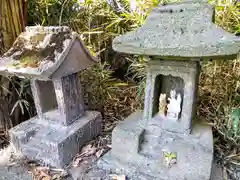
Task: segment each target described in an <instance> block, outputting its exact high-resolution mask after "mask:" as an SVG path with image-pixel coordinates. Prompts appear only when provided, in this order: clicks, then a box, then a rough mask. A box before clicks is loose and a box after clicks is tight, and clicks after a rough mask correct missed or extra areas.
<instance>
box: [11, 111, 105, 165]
mask: <svg viewBox="0 0 240 180" xmlns="http://www.w3.org/2000/svg"><path fill="white" fill-rule="evenodd" d="M60 118H61V117H60ZM100 132H101V114H100V113H98V112H95V111H86V112H85V115H84V116H82V117H81V118H79V119H78V120H76V121H75V122H73V123H72V124H71V125H69V126H63V125H60V124H59V123H54V122H52V121H48V120H44V119H39V118H38V117H35V118H32V119H30V120H28V121H26V122H23V123H21V124H20V125H18V126H16V127H14V128H12V129H11V130H10V132H9V133H10V137H11V141H12V142H13V144H14V145H15V147H16V148H17V149H18V150H20V151H21V152H22V153H23V155H25V156H27V157H28V158H29V159H32V160H39V161H40V162H41V163H43V164H46V165H51V166H54V167H64V166H66V165H68V163H69V162H70V161H71V160H72V158H73V157H74V156H75V155H76V154H77V153H78V152H79V151H80V149H81V147H82V146H83V145H84V143H86V142H87V141H90V140H91V139H93V138H94V137H96V136H97V135H99V134H100Z"/></svg>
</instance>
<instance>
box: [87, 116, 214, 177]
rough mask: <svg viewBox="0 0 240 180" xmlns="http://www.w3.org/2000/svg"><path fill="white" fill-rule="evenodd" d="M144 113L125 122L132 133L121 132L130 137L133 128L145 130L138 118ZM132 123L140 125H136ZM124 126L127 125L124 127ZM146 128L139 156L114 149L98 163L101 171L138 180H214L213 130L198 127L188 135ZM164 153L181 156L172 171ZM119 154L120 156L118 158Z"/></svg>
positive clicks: (158, 128)
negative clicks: (212, 176)
mask: <svg viewBox="0 0 240 180" xmlns="http://www.w3.org/2000/svg"><path fill="white" fill-rule="evenodd" d="M140 114H141V113H140V112H139V113H136V114H135V115H134V116H131V120H130V119H129V120H128V121H124V122H123V123H125V125H124V126H125V127H128V128H127V129H128V130H129V132H126V131H127V130H126V131H121V133H123V134H124V133H125V134H126V135H127V134H129V133H131V132H132V129H136V127H135V126H136V125H137V124H139V126H140V127H142V125H140V124H141V122H143V121H141V119H139V118H138V117H139V115H140ZM136 118H138V119H136ZM132 122H136V124H134V123H132ZM121 126H123V125H122V124H121ZM145 129H146V132H145V134H144V141H143V142H142V143H141V145H140V149H139V152H138V153H136V151H137V150H136V151H135V152H133V151H132V152H128V154H127V153H126V151H121V150H120V151H117V150H116V148H114V147H113V149H112V150H111V151H110V152H108V153H107V154H105V155H104V156H103V157H102V159H101V160H100V161H99V162H98V168H99V169H103V170H105V171H108V172H111V173H113V174H114V173H119V174H125V175H127V176H128V177H129V178H130V179H134V180H135V179H139V180H150V179H161V180H192V179H194V180H209V179H210V174H211V167H212V158H213V138H212V130H211V128H210V127H208V126H204V125H196V126H194V127H193V131H192V134H188V135H186V134H185V135H184V134H179V133H173V132H170V131H166V130H164V129H162V128H161V127H159V126H156V127H155V130H154V131H153V130H152V127H151V125H148V126H147V127H146V128H145ZM121 136H124V135H121ZM113 141H114V140H113ZM123 147H125V149H126V150H127V149H128V148H129V147H128V146H124V145H123ZM123 147H122V148H123ZM134 147H135V146H134ZM130 148H131V147H130ZM135 148H137V147H135ZM163 150H168V151H170V152H176V153H177V162H176V164H174V165H172V166H171V167H169V168H168V167H166V166H165V165H164V161H163V153H162V152H163ZM113 151H115V152H113ZM117 153H119V156H118V155H116V154H117ZM121 153H122V154H121ZM119 157H120V158H119ZM123 157H125V158H123ZM90 174H91V173H90ZM93 174H94V173H93ZM90 177H91V175H90Z"/></svg>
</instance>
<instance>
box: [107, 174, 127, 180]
mask: <svg viewBox="0 0 240 180" xmlns="http://www.w3.org/2000/svg"><path fill="white" fill-rule="evenodd" d="M110 176H111V178H112V180H126V176H125V175H116V174H112V175H110Z"/></svg>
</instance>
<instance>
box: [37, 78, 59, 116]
mask: <svg viewBox="0 0 240 180" xmlns="http://www.w3.org/2000/svg"><path fill="white" fill-rule="evenodd" d="M35 83H36V86H37V87H38V89H39V91H38V92H39V101H40V102H39V103H40V106H41V113H47V112H49V111H52V110H56V109H58V104H57V98H56V93H55V89H54V85H53V81H40V80H35Z"/></svg>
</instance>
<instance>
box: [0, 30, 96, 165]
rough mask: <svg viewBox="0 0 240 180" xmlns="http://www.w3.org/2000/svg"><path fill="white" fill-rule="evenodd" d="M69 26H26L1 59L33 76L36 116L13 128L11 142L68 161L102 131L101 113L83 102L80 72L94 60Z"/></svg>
mask: <svg viewBox="0 0 240 180" xmlns="http://www.w3.org/2000/svg"><path fill="white" fill-rule="evenodd" d="M95 63H96V60H95V59H94V58H93V57H92V56H91V55H90V53H89V52H88V50H87V49H86V48H85V46H84V44H83V43H82V41H81V40H80V38H79V37H78V34H77V33H75V32H71V31H70V29H69V28H68V27H41V26H33V27H27V28H26V31H25V32H23V33H21V34H20V35H19V37H18V38H17V40H16V41H15V43H14V44H13V46H12V48H11V49H9V51H7V52H6V53H5V54H4V55H3V57H2V58H1V60H0V72H1V73H2V74H5V75H16V76H19V77H22V78H29V79H30V80H31V89H32V93H33V98H34V102H35V106H36V110H37V116H36V117H33V118H31V119H29V120H28V121H25V122H23V123H21V124H19V125H17V126H16V127H14V128H12V129H11V130H10V132H9V133H10V137H11V142H12V143H13V145H14V146H15V147H16V148H17V149H18V150H20V151H21V152H22V153H23V155H25V156H27V157H28V158H30V159H32V160H39V161H40V162H42V163H44V164H46V165H50V166H54V167H64V166H66V165H68V163H69V162H70V161H71V160H72V158H73V157H74V156H75V155H76V153H78V152H79V151H80V149H81V147H82V146H83V144H84V143H86V142H87V141H89V140H91V139H92V138H94V137H96V136H97V135H99V133H100V132H101V114H100V113H99V112H94V111H86V110H85V108H84V102H83V96H82V89H81V84H80V82H79V76H78V72H79V71H81V70H83V69H85V68H88V67H90V66H92V65H93V64H95Z"/></svg>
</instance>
